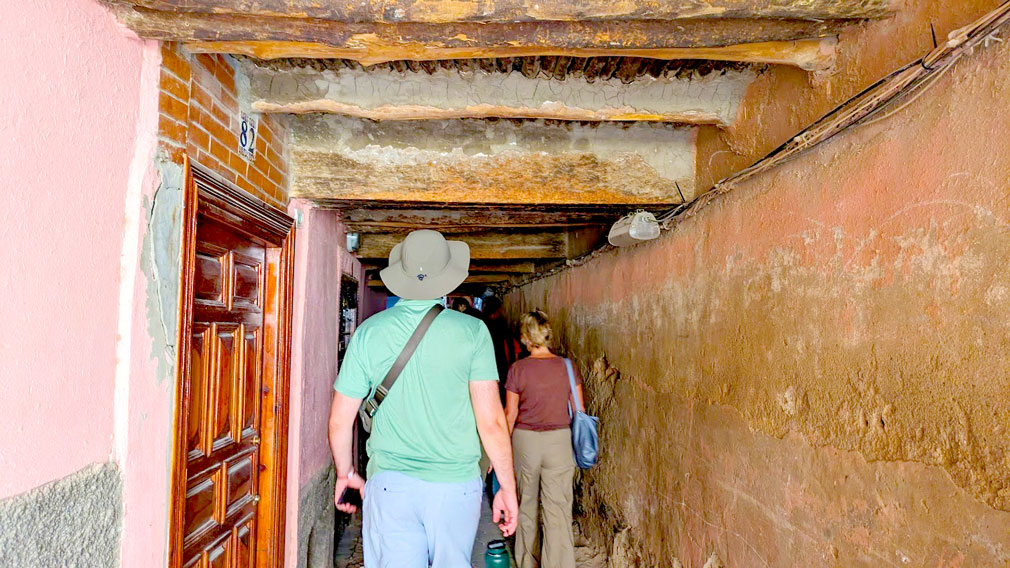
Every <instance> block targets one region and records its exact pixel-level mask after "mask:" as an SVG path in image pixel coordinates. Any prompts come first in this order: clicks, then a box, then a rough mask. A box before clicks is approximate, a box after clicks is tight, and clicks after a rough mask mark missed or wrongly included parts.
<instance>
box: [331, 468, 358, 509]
mask: <svg viewBox="0 0 1010 568" xmlns="http://www.w3.org/2000/svg"><path fill="white" fill-rule="evenodd" d="M345 489H349V490H351V491H355V490H356V491H359V492H361V498H362V499H364V498H365V480H364V479H362V478H361V476H360V475H358V474H356V473H354V474H351V476H350V477H337V483H336V485H334V486H333V504H334V505H336V506H337V510H338V511H343V512H344V513H354V512H356V511H357V510H358V508H357V507H355V506H354V505H351V504H350V503H341V502H340V496H341V495H343V494H344V490H345Z"/></svg>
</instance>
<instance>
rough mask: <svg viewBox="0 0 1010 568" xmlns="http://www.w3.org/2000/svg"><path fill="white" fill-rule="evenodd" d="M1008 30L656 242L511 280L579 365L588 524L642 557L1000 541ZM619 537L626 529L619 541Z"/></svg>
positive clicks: (1001, 558) (1008, 315) (1006, 426)
mask: <svg viewBox="0 0 1010 568" xmlns="http://www.w3.org/2000/svg"><path fill="white" fill-rule="evenodd" d="M1008 100H1010V44H1007V43H1002V44H995V45H994V46H992V47H988V48H983V49H979V50H976V51H975V53H974V54H973V55H971V56H968V57H966V58H965V59H964V60H962V61H961V62H960V63H958V64H957V66H956V67H954V68H953V70H952V71H951V72H950V73H948V74H947V75H946V76H945V77H944V78H943V79H941V80H940V81H939V82H938V83H937V84H936V85H935V86H934V87H933V88H932V89H931V90H930V91H928V92H927V93H925V94H924V95H923V96H922V97H920V98H919V99H918V100H916V101H915V102H913V103H912V104H911V105H909V106H908V107H907V108H905V109H903V110H901V111H900V112H899V113H897V114H896V115H894V116H893V117H890V118H887V119H885V120H882V121H879V122H877V123H874V124H870V125H867V126H863V127H860V128H858V129H854V130H851V131H849V132H848V133H846V134H844V135H842V136H840V137H838V138H836V139H835V140H833V141H831V142H829V143H827V144H825V145H822V146H820V147H818V148H816V149H814V150H813V151H810V152H808V153H807V154H805V155H803V156H801V157H800V158H798V159H797V160H795V161H792V162H790V163H787V164H785V165H782V166H780V167H778V168H776V169H774V170H772V171H771V172H769V173H766V174H763V175H762V176H760V177H758V178H755V179H752V180H751V181H749V182H746V183H744V184H742V185H740V186H739V187H737V188H736V189H735V190H733V191H732V192H731V193H729V194H727V195H725V196H723V197H722V198H720V199H718V200H717V201H715V202H714V203H713V204H712V205H710V206H709V207H708V208H706V209H703V210H702V211H701V212H700V213H699V214H698V215H697V216H695V217H693V218H690V219H687V220H686V221H684V222H682V223H680V224H679V225H678V226H677V227H676V228H675V229H674V230H672V231H670V232H669V233H665V234H664V235H663V236H662V237H661V238H660V239H658V240H657V241H654V242H652V243H647V244H644V245H640V246H638V247H635V248H632V249H624V250H619V251H612V252H609V253H606V254H603V255H601V256H600V257H598V258H597V259H595V260H594V261H592V262H590V263H588V264H586V265H583V266H581V267H577V268H573V269H570V270H567V271H565V272H563V273H560V274H558V275H555V276H552V277H549V278H546V279H543V280H539V281H536V282H534V283H532V284H529V285H526V286H525V287H523V288H521V289H519V290H516V291H513V292H512V293H511V294H510V295H509V296H508V298H507V300H508V305H509V309H510V311H511V314H512V315H513V316H517V315H518V314H519V313H520V312H521V311H522V310H526V309H530V308H534V307H540V308H542V309H545V310H546V311H547V312H548V313H549V314H550V315H551V317H552V318H553V320H554V322H555V328H556V330H557V335H558V336H559V342H560V343H561V345H563V349H564V350H567V352H568V353H570V354H571V355H572V356H574V357H575V358H576V359H577V361H578V363H579V364H580V365H581V366H582V369H583V371H584V373H585V375H586V377H587V385H588V388H587V391H588V394H587V398H588V400H589V404H590V410H591V411H592V412H594V413H596V414H598V415H599V416H600V419H601V438H602V440H601V443H602V448H603V454H602V461H601V463H600V465H599V466H598V467H597V468H596V469H595V470H592V471H591V472H589V473H587V474H586V475H585V476H584V478H583V483H582V495H581V501H580V504H579V506H580V508H581V509H582V511H583V514H582V517H581V523H582V525H583V530H584V531H585V532H586V533H588V534H589V535H591V536H593V537H594V538H596V539H603V540H606V539H613V535H614V534H615V533H616V532H618V531H626V532H624V533H622V535H621V539H620V540H622V542H624V543H625V544H626V545H627V547H628V548H630V549H632V553H631V556H632V557H634V556H636V555H637V556H638V558H639V561H640V565H642V566H669V565H671V562H672V559H673V558H677V559H678V560H679V561H680V562H681V563H682V564H683V565H684V566H694V567H700V566H702V565H703V564H705V563H706V562H707V561H709V559H710V557H711V555H712V554H713V553H714V554H715V555H716V556H717V557H718V558H719V559H720V561H721V562H722V564H723V565H725V566H743V567H760V566H892V565H893V566H904V565H910V566H1004V565H1006V564H1007V563H1008V562H1010V452H1008V448H1010V441H1008V437H1007V433H1008V430H1010V379H1008V369H1010V269H1008V266H1010V211H1008V203H1010V202H1008V197H1007V196H1008V194H1010V144H1008V143H1007V142H1008V140H1010V138H1008V137H1010V106H1008V104H1007V101H1008ZM622 554H624V555H625V556H628V554H625V553H623V552H622Z"/></svg>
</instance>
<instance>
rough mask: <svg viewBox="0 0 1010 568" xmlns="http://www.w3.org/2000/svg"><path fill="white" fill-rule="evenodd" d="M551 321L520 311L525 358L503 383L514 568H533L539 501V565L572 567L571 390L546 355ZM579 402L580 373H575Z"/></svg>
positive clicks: (559, 366) (562, 370)
mask: <svg viewBox="0 0 1010 568" xmlns="http://www.w3.org/2000/svg"><path fill="white" fill-rule="evenodd" d="M551 336H552V331H551V324H550V322H548V321H547V315H546V314H544V313H543V312H541V311H539V310H538V311H535V312H529V313H527V314H524V315H523V318H522V327H521V336H520V340H521V341H522V343H523V345H525V346H526V348H527V349H529V351H530V356H529V357H527V358H525V359H522V360H519V361H516V362H515V363H514V364H513V365H512V367H511V368H509V372H508V379H507V380H506V381H505V390H506V393H505V415H506V417H507V418H508V423H509V430H510V431H511V432H512V453H513V455H514V456H515V468H516V481H517V482H518V489H519V528H518V530H517V531H516V557H517V558H516V560H517V561H518V563H519V568H536V567H537V565H538V563H537V559H536V554H537V551H538V550H540V547H539V546H538V544H539V542H538V535H537V532H538V531H537V529H538V525H539V522H538V520H539V518H540V515H539V505H540V503H539V501H540V500H542V501H543V509H544V514H543V520H544V545H543V555H542V558H541V559H540V560H541V561H540V563H539V565H540V566H541V567H542V568H575V545H574V543H573V538H572V499H573V496H572V482H573V480H574V476H575V458H574V455H573V453H572V432H571V429H570V425H571V417H570V415H569V414H568V405H569V403H570V401H571V400H572V398H571V389H570V387H569V381H568V370H567V369H566V367H565V360H564V359H562V358H561V357H558V356H557V355H555V354H553V353H551V350H550V343H551ZM575 384H576V389H578V392H579V400H582V377H581V376H579V374H578V371H577V370H576V371H575Z"/></svg>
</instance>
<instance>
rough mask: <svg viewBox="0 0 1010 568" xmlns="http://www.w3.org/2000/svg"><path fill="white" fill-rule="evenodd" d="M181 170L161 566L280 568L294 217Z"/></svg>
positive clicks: (197, 171) (206, 175) (193, 170)
mask: <svg viewBox="0 0 1010 568" xmlns="http://www.w3.org/2000/svg"><path fill="white" fill-rule="evenodd" d="M187 163H188V162H187ZM187 173H188V178H187V184H186V198H185V201H184V207H183V219H184V225H183V227H184V229H183V234H182V250H183V260H184V262H183V271H182V278H181V282H180V286H181V289H182V291H183V297H182V299H181V301H180V304H179V323H180V325H179V330H180V332H179V336H178V341H179V344H180V349H179V366H178V369H179V374H178V377H177V378H178V381H177V391H176V402H177V408H178V414H177V416H176V420H177V422H176V432H175V446H174V451H173V471H172V510H171V519H172V520H171V529H170V530H171V545H170V549H169V566H170V567H171V568H210V567H211V566H219V567H224V568H239V567H241V568H279V567H280V566H281V565H282V563H283V551H284V534H285V530H284V525H285V495H286V491H285V486H284V482H285V479H286V475H287V461H286V457H287V420H288V382H289V380H290V377H289V373H290V337H291V283H292V279H293V271H292V259H293V255H294V220H293V219H292V218H291V217H289V216H288V215H286V214H285V213H284V212H283V211H281V210H279V209H277V208H275V207H272V206H270V205H267V204H265V203H263V202H262V201H260V200H257V199H256V198H254V197H252V196H251V195H249V194H248V193H245V192H243V191H242V190H240V189H238V188H236V187H234V186H232V185H230V184H228V183H227V182H224V181H222V180H221V179H219V178H217V177H216V176H215V175H214V174H213V173H211V172H210V171H208V170H206V169H204V168H202V167H199V166H198V165H196V164H189V167H188V169H187Z"/></svg>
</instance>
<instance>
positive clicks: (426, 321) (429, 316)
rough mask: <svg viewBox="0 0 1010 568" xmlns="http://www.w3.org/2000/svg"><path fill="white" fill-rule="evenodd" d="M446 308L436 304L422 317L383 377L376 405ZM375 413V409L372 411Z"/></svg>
mask: <svg viewBox="0 0 1010 568" xmlns="http://www.w3.org/2000/svg"><path fill="white" fill-rule="evenodd" d="M444 309H445V308H444V307H443V306H442V304H435V305H434V306H432V307H431V309H430V310H428V313H426V314H425V315H424V318H423V319H421V323H419V324H417V328H416V329H414V333H413V334H412V335H411V336H410V339H408V340H407V344H406V345H404V347H403V351H401V352H400V356H399V357H397V358H396V361H394V362H393V366H392V367H390V368H389V372H388V373H386V378H384V379H382V384H380V385H379V386H378V387H376V389H375V396H374V397H373V398H374V400H375V406H376V407H378V405H379V403H380V402H382V399H384V398H386V395H387V394H389V389H391V388H392V387H393V383H395V382H396V379H397V377H399V376H400V373H401V372H402V371H403V368H404V367H406V366H407V361H409V360H410V357H411V355H413V354H414V351H415V350H417V346H418V345H419V344H420V343H421V338H422V337H424V334H425V332H427V331H428V328H429V327H431V322H433V321H435V318H436V317H438V314H440V313H442V310H444ZM372 413H373V414H374V411H373V412H372Z"/></svg>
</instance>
